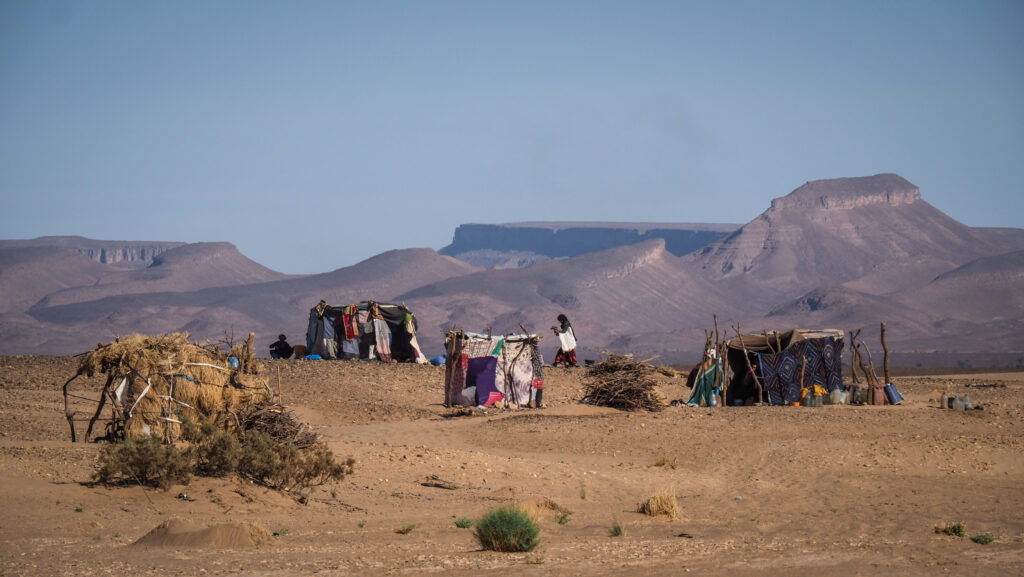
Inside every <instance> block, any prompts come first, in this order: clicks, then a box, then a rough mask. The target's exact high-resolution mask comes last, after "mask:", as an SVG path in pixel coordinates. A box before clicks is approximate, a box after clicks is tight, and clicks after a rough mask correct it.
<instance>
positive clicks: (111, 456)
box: [95, 435, 194, 491]
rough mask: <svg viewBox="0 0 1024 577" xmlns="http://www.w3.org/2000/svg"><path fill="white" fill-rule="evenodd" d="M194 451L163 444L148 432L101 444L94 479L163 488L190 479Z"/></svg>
mask: <svg viewBox="0 0 1024 577" xmlns="http://www.w3.org/2000/svg"><path fill="white" fill-rule="evenodd" d="M193 460H194V450H193V449H192V448H188V449H185V450H182V449H179V448H177V447H176V446H174V445H165V444H164V443H163V441H162V440H161V439H160V437H157V436H154V435H147V436H145V437H142V438H140V439H126V440H123V441H118V442H116V443H112V444H109V445H106V446H104V447H103V449H102V450H101V451H100V456H99V469H97V471H96V473H95V479H96V481H98V482H100V483H103V484H105V485H111V484H118V483H124V482H130V481H135V482H137V483H140V484H143V485H149V486H153V487H159V488H161V489H163V490H165V491H167V490H169V489H170V488H171V487H172V486H173V485H175V484H181V485H187V484H188V483H189V481H191V480H192V467H193Z"/></svg>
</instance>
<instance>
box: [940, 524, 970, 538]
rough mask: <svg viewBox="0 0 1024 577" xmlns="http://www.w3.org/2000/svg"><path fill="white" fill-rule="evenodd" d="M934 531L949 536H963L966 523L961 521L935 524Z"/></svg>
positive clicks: (965, 532)
mask: <svg viewBox="0 0 1024 577" xmlns="http://www.w3.org/2000/svg"><path fill="white" fill-rule="evenodd" d="M935 532H936V533H938V534H940V535H949V536H951V537H963V536H964V535H966V534H967V525H966V524H965V523H964V522H963V521H957V522H956V523H946V524H945V525H942V526H939V525H936V526H935Z"/></svg>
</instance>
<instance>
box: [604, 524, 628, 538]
mask: <svg viewBox="0 0 1024 577" xmlns="http://www.w3.org/2000/svg"><path fill="white" fill-rule="evenodd" d="M625 534H626V528H625V527H624V526H623V525H622V523H619V522H618V521H612V526H611V528H610V529H608V536H609V537H622V536H623V535H625Z"/></svg>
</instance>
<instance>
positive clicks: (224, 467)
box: [182, 421, 242, 477]
mask: <svg viewBox="0 0 1024 577" xmlns="http://www.w3.org/2000/svg"><path fill="white" fill-rule="evenodd" d="M182 428H183V429H184V431H185V436H186V437H188V438H189V439H191V440H192V442H193V443H194V444H195V445H194V446H195V457H196V459H195V474H196V475H199V476H201V477H221V476H224V475H228V474H231V473H234V472H235V471H237V470H238V463H239V461H241V459H242V444H241V443H240V442H239V441H238V438H237V437H235V436H234V435H232V434H230V433H227V432H225V431H223V430H222V429H220V428H218V427H217V426H216V425H214V424H212V423H206V424H204V425H201V426H200V425H196V424H195V423H192V422H190V421H185V423H183V425H182Z"/></svg>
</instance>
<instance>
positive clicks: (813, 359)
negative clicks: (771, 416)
mask: <svg viewBox="0 0 1024 577" xmlns="http://www.w3.org/2000/svg"><path fill="white" fill-rule="evenodd" d="M726 349H727V362H728V363H729V369H730V370H731V371H732V374H733V378H732V380H731V382H730V383H729V388H728V390H727V394H728V398H729V402H730V404H733V400H743V399H750V398H752V397H753V398H754V399H756V398H757V395H758V391H757V385H761V386H762V387H763V390H762V399H763V400H765V401H767V402H768V403H770V404H772V405H785V404H789V403H793V402H797V401H799V400H800V389H801V388H803V387H810V386H812V385H817V386H820V387H823V388H824V389H825V390H826V391H830V392H831V391H834V390H837V389H841V388H842V387H843V362H842V358H843V331H841V330H838V329H823V330H806V329H792V330H788V331H785V332H778V331H766V332H764V333H761V334H741V335H737V336H736V337H734V338H733V339H731V340H729V341H727V342H726ZM750 367H755V375H756V377H757V379H756V380H751V379H748V378H747V374H748V373H749V372H750Z"/></svg>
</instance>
